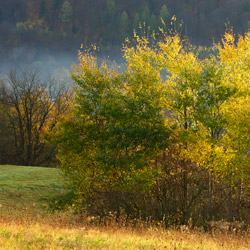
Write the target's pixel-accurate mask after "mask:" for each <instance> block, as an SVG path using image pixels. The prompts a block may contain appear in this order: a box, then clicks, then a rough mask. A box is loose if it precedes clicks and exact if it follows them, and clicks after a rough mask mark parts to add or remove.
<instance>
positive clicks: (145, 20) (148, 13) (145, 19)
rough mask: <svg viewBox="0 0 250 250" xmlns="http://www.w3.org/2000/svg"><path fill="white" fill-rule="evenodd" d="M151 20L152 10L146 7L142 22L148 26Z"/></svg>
mask: <svg viewBox="0 0 250 250" xmlns="http://www.w3.org/2000/svg"><path fill="white" fill-rule="evenodd" d="M149 19H150V9H149V7H148V6H147V5H146V7H145V8H144V10H143V12H142V22H145V23H146V24H148V23H149Z"/></svg>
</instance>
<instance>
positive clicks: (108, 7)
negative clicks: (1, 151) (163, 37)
mask: <svg viewBox="0 0 250 250" xmlns="http://www.w3.org/2000/svg"><path fill="white" fill-rule="evenodd" d="M173 15H175V16H176V18H177V21H176V22H177V23H176V25H177V26H178V23H181V22H183V25H182V28H180V32H181V33H182V35H183V36H187V37H188V38H189V39H190V40H191V41H192V43H195V44H202V45H208V44H211V43H212V42H213V40H215V41H218V40H219V39H220V36H221V35H220V34H223V32H224V31H225V24H226V23H228V22H230V25H232V26H233V27H234V30H235V31H236V32H240V33H243V32H245V31H247V30H248V29H249V20H250V1H249V0H209V1H208V0H178V1H176V0H127V1H122V0H95V1H93V0H11V1H10V0H9V1H6V0H0V32H1V36H0V53H1V52H2V53H3V52H6V51H7V50H8V49H9V48H15V47H19V46H22V45H24V44H28V45H29V46H34V47H35V46H42V47H49V48H58V49H60V48H63V49H70V48H72V46H78V47H79V44H81V43H83V44H84V45H90V44H93V43H94V44H96V45H98V46H100V47H102V48H106V49H108V50H109V49H112V50H113V49H114V48H119V47H120V45H121V43H122V42H123V41H124V39H125V37H129V36H132V35H133V30H136V31H137V32H138V33H139V32H140V31H141V30H143V27H144V24H145V27H148V26H150V30H151V31H149V33H150V32H152V30H157V29H158V27H159V26H161V25H162V21H161V20H164V22H165V23H166V25H167V26H169V25H170V20H171V18H172V16H173ZM140 25H141V26H142V29H140V28H139V27H140Z"/></svg>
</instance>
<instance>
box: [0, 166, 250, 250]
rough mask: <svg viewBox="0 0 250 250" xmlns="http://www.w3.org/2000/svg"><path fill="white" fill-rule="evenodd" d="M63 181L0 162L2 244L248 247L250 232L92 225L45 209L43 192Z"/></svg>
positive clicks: (54, 173)
mask: <svg viewBox="0 0 250 250" xmlns="http://www.w3.org/2000/svg"><path fill="white" fill-rule="evenodd" d="M62 187H63V182H62V180H61V179H60V173H59V171H58V170H56V169H48V168H38V167H18V166H0V203H1V205H2V207H1V208H0V249H115V250H116V249H134V250H135V249H176V250H184V249H185V250H187V249H189V250H195V249H197V250H198V249H199V250H222V249H227V250H231V249H237V250H241V249H242V250H243V249H244V250H247V249H250V237H248V236H247V235H245V236H234V235H216V236H215V237H212V236H211V235H209V234H204V233H199V232H191V231H188V230H182V231H171V230H169V231H165V230H161V229H156V228H148V229H142V228H137V229H131V228H130V229H129V228H127V229H126V228H124V227H121V228H119V227H117V225H114V224H110V225H108V226H106V227H101V226H99V227H93V226H92V227H90V226H88V225H87V224H84V225H83V224H80V223H79V222H77V220H76V218H75V217H73V216H72V215H71V214H69V213H66V214H63V213H62V214H54V215H47V214H46V210H45V205H46V204H45V202H44V201H41V198H44V197H46V196H48V195H49V194H52V193H58V192H61V191H62ZM34 215H40V216H34ZM41 215H42V216H41Z"/></svg>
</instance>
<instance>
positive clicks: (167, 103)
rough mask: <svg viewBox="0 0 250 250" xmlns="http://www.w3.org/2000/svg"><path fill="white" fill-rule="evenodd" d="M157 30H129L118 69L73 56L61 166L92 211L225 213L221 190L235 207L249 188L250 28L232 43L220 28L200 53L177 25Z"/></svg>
mask: <svg viewBox="0 0 250 250" xmlns="http://www.w3.org/2000/svg"><path fill="white" fill-rule="evenodd" d="M162 37H163V38H162V40H161V41H159V42H155V43H154V45H150V43H149V41H148V39H147V38H145V37H143V38H140V37H139V36H137V35H136V34H135V36H134V40H133V41H132V42H131V43H128V44H127V45H126V46H124V48H123V52H124V59H125V60H126V64H125V67H124V69H123V70H122V71H121V70H118V69H117V68H116V67H115V66H113V67H110V66H108V65H107V64H106V62H105V61H104V62H102V64H99V63H98V61H97V58H95V57H94V56H92V55H91V53H89V52H88V51H86V52H85V53H83V54H82V53H80V54H79V58H80V64H79V65H78V66H77V67H76V68H75V72H74V73H73V75H72V76H73V79H74V80H75V82H76V83H77V85H78V86H77V90H76V99H75V103H74V105H73V107H72V113H71V116H70V117H67V118H65V119H64V120H62V122H61V123H60V124H59V125H58V126H57V130H56V135H55V140H56V142H57V145H58V149H59V154H58V158H59V160H60V161H61V166H62V170H63V171H64V173H65V175H66V176H67V178H68V179H69V180H70V182H71V185H72V187H73V188H74V190H75V194H76V196H77V197H78V200H77V203H78V204H81V205H80V207H81V206H82V208H84V209H87V210H88V211H92V212H93V214H98V215H100V216H104V215H107V214H108V213H109V211H112V212H115V213H116V214H117V216H119V215H120V214H122V213H123V214H126V215H127V216H131V217H138V216H139V215H141V216H143V218H146V217H147V216H152V217H153V218H154V219H156V220H161V219H163V218H165V223H166V225H170V224H173V223H176V224H185V223H187V221H188V219H189V218H190V217H193V218H194V219H195V220H196V223H197V224H200V225H201V224H204V221H206V220H208V219H209V218H212V217H213V216H217V217H220V218H221V217H223V216H225V214H226V216H227V218H229V219H230V218H231V219H232V215H233V214H234V206H230V207H227V208H225V207H223V206H222V203H223V202H222V201H221V199H220V197H221V195H222V194H223V192H225V189H226V192H227V196H226V197H227V198H225V199H227V201H228V202H234V203H235V204H238V206H239V207H240V206H241V205H240V204H239V203H238V201H239V199H243V200H244V202H246V203H248V202H247V201H246V199H245V198H244V197H247V195H248V194H249V191H250V189H249V182H248V181H247V180H248V179H249V174H248V173H249V162H250V160H249V154H248V151H249V145H250V144H249V122H250V121H249V115H248V113H249V112H248V110H250V108H249V94H250V92H249V82H248V79H249V60H250V51H249V47H250V46H249V45H250V44H249V41H250V39H249V37H250V34H249V33H247V34H246V35H245V36H244V37H241V36H240V37H239V39H238V42H237V43H236V41H235V38H234V35H233V34H231V33H226V34H225V36H224V38H223V41H222V43H223V46H219V45H218V46H217V47H218V48H219V49H218V51H219V53H217V54H216V55H214V56H210V57H209V58H205V59H200V58H199V57H198V56H197V55H196V54H195V53H194V51H193V48H192V47H185V46H184V45H183V43H182V40H181V38H180V36H179V35H178V34H177V33H174V32H173V31H171V32H170V34H166V33H163V34H162ZM164 73H165V74H164ZM243 188H244V190H245V193H244V196H243V195H242V193H241V192H242V189H243ZM238 189H239V190H241V191H240V192H239V191H238ZM97 201H98V202H97ZM241 202H242V201H241ZM223 204H224V205H225V204H226V203H223ZM225 206H226V205H225ZM218 207H221V209H220V210H219V211H217V210H216V208H218ZM204 209H205V210H204ZM193 211H196V214H197V215H192V212H193ZM204 211H205V212H204ZM240 211H241V212H240V214H244V217H245V218H247V216H246V215H247V210H246V209H245V208H244V207H241V208H240Z"/></svg>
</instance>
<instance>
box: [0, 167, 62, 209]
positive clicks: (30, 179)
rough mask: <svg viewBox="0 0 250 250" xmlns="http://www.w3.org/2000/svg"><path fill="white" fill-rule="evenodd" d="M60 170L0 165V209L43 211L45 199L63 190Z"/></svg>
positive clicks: (45, 204) (45, 203) (45, 205)
mask: <svg viewBox="0 0 250 250" xmlns="http://www.w3.org/2000/svg"><path fill="white" fill-rule="evenodd" d="M63 186H64V181H63V179H62V178H61V173H60V170H58V169H55V168H44V167H26V166H9V165H4V166H0V211H2V212H3V211H7V210H8V211H10V210H11V211H15V210H16V211H22V210H28V209H29V210H32V211H34V212H44V211H45V210H46V209H45V208H46V207H47V202H46V201H45V200H46V199H47V198H49V197H50V196H52V195H56V194H60V193H62V192H63V190H64V188H63Z"/></svg>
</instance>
